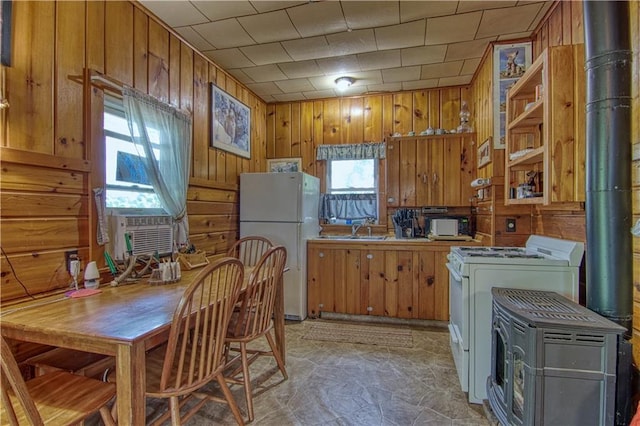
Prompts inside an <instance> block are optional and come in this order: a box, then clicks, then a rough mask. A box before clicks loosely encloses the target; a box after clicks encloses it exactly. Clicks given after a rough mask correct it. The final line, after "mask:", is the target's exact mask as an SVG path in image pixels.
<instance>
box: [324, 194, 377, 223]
mask: <svg viewBox="0 0 640 426" xmlns="http://www.w3.org/2000/svg"><path fill="white" fill-rule="evenodd" d="M320 216H321V218H323V219H326V220H328V221H330V220H331V219H333V218H335V219H338V220H339V219H367V218H373V219H378V194H323V196H322V204H321V206H320Z"/></svg>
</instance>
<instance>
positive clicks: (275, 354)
mask: <svg viewBox="0 0 640 426" xmlns="http://www.w3.org/2000/svg"><path fill="white" fill-rule="evenodd" d="M265 336H266V337H267V342H269V346H270V347H271V352H272V353H273V357H274V358H275V359H276V363H277V364H278V368H279V369H280V372H281V373H282V375H283V376H284V379H285V380H287V379H288V378H289V376H288V375H287V370H286V368H284V361H283V360H282V357H281V356H280V351H279V350H278V346H276V342H275V340H273V336H271V331H267V332H266V333H265Z"/></svg>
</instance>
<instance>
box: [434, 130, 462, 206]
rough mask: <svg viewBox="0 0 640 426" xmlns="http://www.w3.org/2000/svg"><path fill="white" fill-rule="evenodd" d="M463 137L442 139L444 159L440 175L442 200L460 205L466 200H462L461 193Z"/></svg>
mask: <svg viewBox="0 0 640 426" xmlns="http://www.w3.org/2000/svg"><path fill="white" fill-rule="evenodd" d="M463 139H464V138H462V137H461V138H455V139H447V140H445V141H444V144H443V145H444V146H443V148H444V157H443V158H444V159H445V163H443V167H442V175H441V178H440V179H441V183H440V185H441V187H443V188H444V193H445V194H443V195H444V199H443V201H444V200H448V202H447V201H445V204H447V205H448V204H453V205H456V206H460V205H463V204H466V203H467V200H463V197H462V193H463V188H462V169H463V167H464V164H463V161H464V158H463V156H462V148H463ZM464 192H465V193H466V192H467V188H464Z"/></svg>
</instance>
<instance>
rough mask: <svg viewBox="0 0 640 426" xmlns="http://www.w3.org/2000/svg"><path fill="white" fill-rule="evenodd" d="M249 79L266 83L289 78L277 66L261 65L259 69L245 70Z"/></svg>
mask: <svg viewBox="0 0 640 426" xmlns="http://www.w3.org/2000/svg"><path fill="white" fill-rule="evenodd" d="M242 71H244V72H245V74H247V75H248V76H249V77H251V78H252V79H253V81H255V82H256V83H262V82H265V81H275V80H286V78H287V76H286V75H284V73H283V72H282V71H280V68H278V66H277V65H275V64H271V65H261V66H259V67H251V68H243V69H242Z"/></svg>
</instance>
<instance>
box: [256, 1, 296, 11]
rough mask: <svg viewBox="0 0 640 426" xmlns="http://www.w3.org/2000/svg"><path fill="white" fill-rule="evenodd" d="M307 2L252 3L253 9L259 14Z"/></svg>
mask: <svg viewBox="0 0 640 426" xmlns="http://www.w3.org/2000/svg"><path fill="white" fill-rule="evenodd" d="M305 3H307V1H263V0H259V1H252V2H251V4H252V5H253V7H254V8H255V9H256V10H257V11H258V12H260V13H264V12H271V11H274V10H280V9H285V8H287V7H292V6H297V5H299V4H305Z"/></svg>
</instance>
